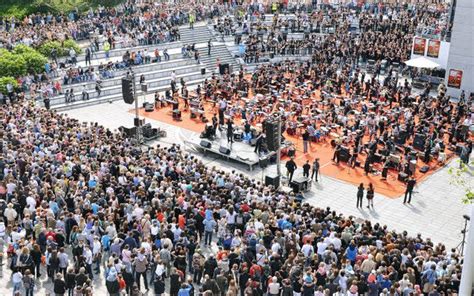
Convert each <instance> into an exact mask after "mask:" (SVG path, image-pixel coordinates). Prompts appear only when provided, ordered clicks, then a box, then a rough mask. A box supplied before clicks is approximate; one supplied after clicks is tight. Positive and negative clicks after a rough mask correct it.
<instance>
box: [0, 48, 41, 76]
mask: <svg viewBox="0 0 474 296" xmlns="http://www.w3.org/2000/svg"><path fill="white" fill-rule="evenodd" d="M47 62H48V59H47V58H46V57H45V56H43V55H42V54H41V53H39V52H38V51H36V50H35V49H33V48H31V47H28V46H26V45H17V46H16V47H15V48H14V49H13V51H8V50H6V49H1V50H0V76H10V77H19V76H23V75H25V74H27V73H42V72H43V71H44V66H45V64H46V63H47Z"/></svg>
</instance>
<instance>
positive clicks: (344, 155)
mask: <svg viewBox="0 0 474 296" xmlns="http://www.w3.org/2000/svg"><path fill="white" fill-rule="evenodd" d="M349 158H351V154H350V153H349V148H347V147H341V151H340V152H339V161H342V162H348V161H349Z"/></svg>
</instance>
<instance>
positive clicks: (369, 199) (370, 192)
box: [366, 183, 374, 209]
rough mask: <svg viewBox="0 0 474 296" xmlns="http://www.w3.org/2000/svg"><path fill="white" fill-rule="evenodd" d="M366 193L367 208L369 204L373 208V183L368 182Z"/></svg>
mask: <svg viewBox="0 0 474 296" xmlns="http://www.w3.org/2000/svg"><path fill="white" fill-rule="evenodd" d="M366 194H367V195H366V197H367V208H368V209H370V206H372V209H374V185H372V183H369V187H368V188H367V193H366Z"/></svg>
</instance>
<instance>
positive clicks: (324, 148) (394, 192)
mask: <svg viewBox="0 0 474 296" xmlns="http://www.w3.org/2000/svg"><path fill="white" fill-rule="evenodd" d="M316 96H320V94H319V93H317V94H316ZM180 105H181V106H183V105H184V104H180ZM203 107H204V116H205V117H206V118H207V119H209V120H210V119H211V117H212V115H213V114H215V113H216V112H217V111H216V108H215V106H212V104H210V103H204V104H203ZM180 110H181V112H182V114H181V120H175V119H174V118H173V117H172V108H171V106H166V107H162V108H159V109H155V110H154V111H152V112H146V111H145V110H144V109H143V108H141V109H140V110H139V114H140V115H141V116H144V117H147V118H150V119H153V120H157V121H160V122H164V123H167V124H170V125H173V126H176V127H179V128H182V129H186V130H190V131H193V132H196V133H201V132H203V131H204V129H205V123H204V122H202V120H200V119H199V116H198V117H195V118H191V116H190V111H189V110H185V109H183V108H180ZM130 112H134V110H130ZM233 121H234V126H242V122H241V119H240V117H235V118H233ZM217 134H218V141H220V142H219V143H217V142H216V143H214V144H213V145H212V148H211V149H207V150H206V149H201V150H202V151H204V150H206V151H207V152H211V153H215V154H219V153H218V150H219V147H220V146H221V145H222V146H224V147H227V139H226V137H225V136H224V139H219V136H220V135H219V132H217ZM283 136H284V137H285V139H286V140H288V141H290V142H291V143H293V145H294V147H295V148H296V155H295V157H294V160H295V162H296V164H297V166H298V169H297V170H298V171H301V168H302V166H303V164H305V163H306V161H309V162H310V164H312V162H313V160H314V159H315V158H319V160H320V161H319V163H320V174H322V175H325V176H328V177H332V178H335V179H338V180H342V181H345V182H348V183H351V184H353V185H355V186H358V185H359V184H360V183H364V185H365V186H367V185H368V184H369V183H372V184H373V186H374V188H375V191H376V192H378V193H380V194H383V195H385V196H387V197H390V198H399V197H400V196H401V195H402V194H404V192H405V189H406V186H405V183H404V182H401V181H399V180H398V171H396V170H392V169H390V170H389V171H388V175H387V178H386V179H385V180H384V179H382V178H381V174H380V173H381V167H382V164H381V163H376V164H375V166H374V172H373V173H369V174H368V175H365V172H364V168H363V164H364V161H365V158H366V155H364V154H360V155H359V158H358V160H359V161H360V163H361V166H360V167H355V168H351V167H349V166H348V165H347V163H345V162H340V163H339V164H336V163H335V162H333V161H332V157H333V154H334V148H333V146H332V145H331V137H330V136H329V135H328V136H326V137H323V138H321V139H320V141H319V142H312V143H311V145H310V147H309V149H308V153H306V154H305V153H303V140H302V138H301V133H297V134H295V135H288V134H287V133H284V134H283ZM187 140H188V142H189V143H192V145H193V146H195V147H197V146H200V140H201V139H187ZM236 151H238V153H236ZM253 151H254V147H251V146H250V145H248V144H244V143H239V142H237V143H234V145H233V147H232V151H231V153H230V154H229V155H228V156H224V155H221V156H224V157H226V158H228V159H233V160H234V161H237V162H241V163H243V164H245V165H246V166H248V167H249V169H254V168H255V166H258V157H257V154H256V153H254V152H253ZM452 155H453V153H449V155H448V161H449V160H450V159H452V158H451V157H452ZM287 160H288V157H286V156H284V155H282V173H283V174H286V169H285V162H286V161H287ZM446 163H447V162H446ZM424 165H428V166H429V170H428V172H426V173H422V172H420V170H419V169H420V168H421V167H422V166H424ZM442 167H443V166H440V165H439V164H438V163H437V161H436V160H431V161H430V163H428V164H425V163H423V162H422V161H421V160H420V159H418V161H417V163H416V170H415V173H414V175H413V176H414V177H415V179H416V180H417V182H418V184H419V183H420V182H421V181H422V180H424V179H426V178H427V177H428V176H430V175H431V174H433V173H434V172H436V171H437V170H438V169H440V168H442ZM354 194H355V193H354Z"/></svg>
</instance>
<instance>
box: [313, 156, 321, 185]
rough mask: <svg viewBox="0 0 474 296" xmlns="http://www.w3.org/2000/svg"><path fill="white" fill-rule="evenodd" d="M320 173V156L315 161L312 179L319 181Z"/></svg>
mask: <svg viewBox="0 0 474 296" xmlns="http://www.w3.org/2000/svg"><path fill="white" fill-rule="evenodd" d="M318 174H319V158H315V159H314V161H313V173H312V174H311V179H313V180H314V181H316V182H318Z"/></svg>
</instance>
